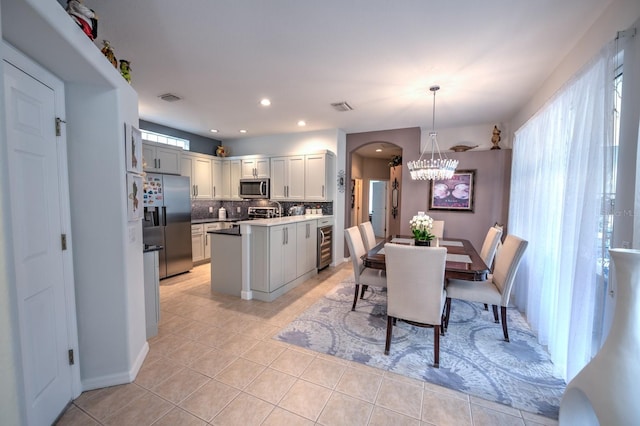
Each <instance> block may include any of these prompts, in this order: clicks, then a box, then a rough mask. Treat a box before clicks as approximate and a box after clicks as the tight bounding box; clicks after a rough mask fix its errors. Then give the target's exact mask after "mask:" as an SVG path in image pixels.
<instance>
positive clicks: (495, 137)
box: [491, 126, 502, 149]
mask: <svg viewBox="0 0 640 426" xmlns="http://www.w3.org/2000/svg"><path fill="white" fill-rule="evenodd" d="M500 133H502V132H501V131H500V129H498V126H493V136H491V143H492V144H493V146H492V147H491V149H500V147H499V146H498V143H499V142H500Z"/></svg>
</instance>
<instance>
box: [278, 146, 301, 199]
mask: <svg viewBox="0 0 640 426" xmlns="http://www.w3.org/2000/svg"><path fill="white" fill-rule="evenodd" d="M304 158H305V156H304V155H291V156H287V157H273V158H271V199H272V200H283V201H295V200H298V201H302V200H304V186H305V182H304V175H305V173H304V163H305V159H304Z"/></svg>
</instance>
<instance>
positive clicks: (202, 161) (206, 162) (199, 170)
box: [180, 152, 213, 200]
mask: <svg viewBox="0 0 640 426" xmlns="http://www.w3.org/2000/svg"><path fill="white" fill-rule="evenodd" d="M180 163H181V165H182V166H181V172H182V173H181V174H182V176H189V177H190V178H191V198H194V199H200V200H211V199H212V198H213V190H212V187H211V184H212V178H211V157H210V156H208V155H204V154H194V153H186V152H183V153H182V157H181V160H180Z"/></svg>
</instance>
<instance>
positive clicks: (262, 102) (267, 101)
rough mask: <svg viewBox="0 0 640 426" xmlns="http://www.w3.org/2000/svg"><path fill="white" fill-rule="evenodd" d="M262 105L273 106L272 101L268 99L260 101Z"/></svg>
mask: <svg viewBox="0 0 640 426" xmlns="http://www.w3.org/2000/svg"><path fill="white" fill-rule="evenodd" d="M260 105H262V106H269V105H271V101H270V100H269V99H267V98H264V99H263V100H261V101H260Z"/></svg>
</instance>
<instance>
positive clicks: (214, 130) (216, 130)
mask: <svg viewBox="0 0 640 426" xmlns="http://www.w3.org/2000/svg"><path fill="white" fill-rule="evenodd" d="M209 131H210V132H211V133H218V129H211V130H209Z"/></svg>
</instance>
